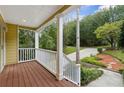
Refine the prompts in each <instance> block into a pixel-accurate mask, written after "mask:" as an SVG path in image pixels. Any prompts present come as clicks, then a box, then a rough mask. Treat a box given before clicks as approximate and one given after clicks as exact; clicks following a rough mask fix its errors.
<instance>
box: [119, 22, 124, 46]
mask: <svg viewBox="0 0 124 93" xmlns="http://www.w3.org/2000/svg"><path fill="white" fill-rule="evenodd" d="M119 47H121V48H124V23H123V25H122V28H121V34H120V38H119Z"/></svg>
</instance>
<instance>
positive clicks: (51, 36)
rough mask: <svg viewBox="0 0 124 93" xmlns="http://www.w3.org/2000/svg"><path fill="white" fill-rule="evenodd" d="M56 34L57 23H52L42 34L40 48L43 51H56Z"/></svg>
mask: <svg viewBox="0 0 124 93" xmlns="http://www.w3.org/2000/svg"><path fill="white" fill-rule="evenodd" d="M56 34H57V26H56V23H52V24H51V25H49V26H48V27H46V28H45V29H44V30H43V31H42V32H41V37H40V46H39V47H40V48H43V49H49V50H56V41H57V40H56V37H57V36H56Z"/></svg>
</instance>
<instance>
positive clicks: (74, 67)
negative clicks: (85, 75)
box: [63, 54, 80, 86]
mask: <svg viewBox="0 0 124 93" xmlns="http://www.w3.org/2000/svg"><path fill="white" fill-rule="evenodd" d="M63 76H64V78H66V79H67V80H69V81H71V82H73V83H75V84H77V85H79V86H80V65H79V64H76V62H73V61H71V60H70V59H69V58H68V57H67V56H66V55H65V54H64V55H63Z"/></svg>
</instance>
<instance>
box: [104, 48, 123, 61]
mask: <svg viewBox="0 0 124 93" xmlns="http://www.w3.org/2000/svg"><path fill="white" fill-rule="evenodd" d="M104 53H105V54H109V55H111V56H113V57H115V58H117V59H119V60H120V61H121V62H122V63H124V52H123V50H107V51H104Z"/></svg>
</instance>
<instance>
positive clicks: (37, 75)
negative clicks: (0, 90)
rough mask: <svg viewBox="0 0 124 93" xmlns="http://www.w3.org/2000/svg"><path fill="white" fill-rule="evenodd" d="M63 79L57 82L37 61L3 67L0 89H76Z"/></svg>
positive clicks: (0, 75) (0, 76)
mask: <svg viewBox="0 0 124 93" xmlns="http://www.w3.org/2000/svg"><path fill="white" fill-rule="evenodd" d="M76 86H77V85H76V84H74V83H71V82H70V81H68V80H66V79H63V80H61V81H58V80H57V79H56V78H55V76H54V75H52V74H51V73H50V72H49V71H48V70H47V69H46V68H44V67H43V66H42V65H41V64H39V63H38V62H37V61H35V60H34V61H29V62H24V63H19V64H12V65H7V66H5V68H4V70H3V72H2V73H1V74H0V87H76Z"/></svg>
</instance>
